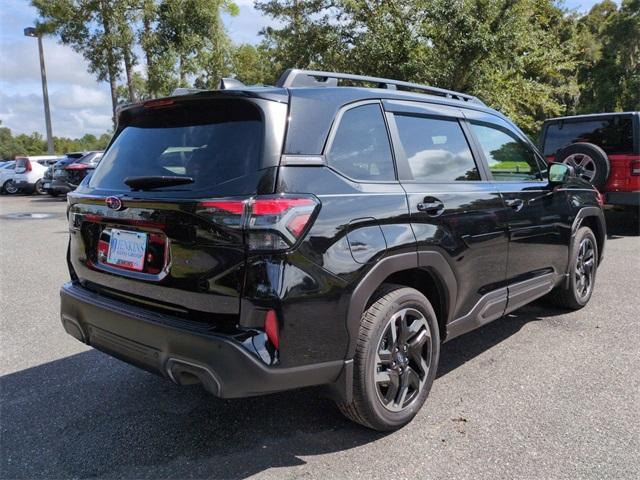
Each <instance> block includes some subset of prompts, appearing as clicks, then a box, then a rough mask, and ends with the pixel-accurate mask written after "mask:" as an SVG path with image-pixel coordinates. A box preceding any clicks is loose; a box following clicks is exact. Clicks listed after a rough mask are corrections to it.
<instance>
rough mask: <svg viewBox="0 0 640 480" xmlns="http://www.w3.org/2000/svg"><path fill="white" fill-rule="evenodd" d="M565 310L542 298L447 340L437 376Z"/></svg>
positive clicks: (443, 347)
mask: <svg viewBox="0 0 640 480" xmlns="http://www.w3.org/2000/svg"><path fill="white" fill-rule="evenodd" d="M566 313H567V311H566V310H561V309H558V308H555V307H552V306H549V304H548V302H547V301H546V300H544V299H541V300H538V301H536V302H534V303H532V304H530V305H526V306H524V307H522V308H520V309H519V310H516V311H515V312H512V313H510V314H508V315H506V316H504V317H502V318H500V319H498V320H495V321H493V322H491V323H489V324H487V325H484V326H483V327H481V328H478V329H476V330H473V331H471V332H469V333H466V334H465V335H462V336H460V337H457V338H454V339H452V340H450V341H449V342H446V343H445V344H444V345H443V346H442V348H441V350H440V365H439V367H438V374H437V376H436V378H440V377H443V376H445V375H446V374H447V373H449V372H451V371H452V370H455V369H456V368H458V367H460V366H461V365H463V364H465V363H466V362H468V361H469V360H471V359H473V358H475V357H477V356H478V355H480V354H481V353H483V352H486V351H487V350H489V349H490V348H492V347H494V346H495V345H497V344H499V343H500V342H502V341H504V340H506V339H507V338H509V337H511V336H512V335H515V334H516V333H518V332H519V331H520V329H522V327H524V326H525V325H526V324H528V323H530V322H539V321H542V320H544V319H545V318H548V317H555V316H557V315H564V314H566Z"/></svg>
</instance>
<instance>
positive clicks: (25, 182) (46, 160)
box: [3, 155, 60, 195]
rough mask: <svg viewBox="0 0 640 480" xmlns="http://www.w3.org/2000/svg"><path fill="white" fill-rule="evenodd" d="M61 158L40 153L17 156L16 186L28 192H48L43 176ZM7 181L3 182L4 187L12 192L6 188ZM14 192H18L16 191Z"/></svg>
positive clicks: (14, 178)
mask: <svg viewBox="0 0 640 480" xmlns="http://www.w3.org/2000/svg"><path fill="white" fill-rule="evenodd" d="M58 160H60V157H59V156H57V155H40V156H31V157H16V165H15V173H14V175H13V178H12V179H11V180H12V181H13V184H14V186H15V187H16V188H17V189H18V190H21V191H23V192H27V193H34V192H35V193H38V194H41V195H42V194H44V193H46V192H45V190H44V187H43V183H44V182H43V181H42V177H44V173H45V172H46V171H47V168H49V165H52V164H54V163H56V162H57V161H58ZM5 185H6V181H5V183H3V189H4V190H5V192H6V193H10V192H9V191H7V189H6V188H5ZM13 193H16V192H15V191H14V192H13Z"/></svg>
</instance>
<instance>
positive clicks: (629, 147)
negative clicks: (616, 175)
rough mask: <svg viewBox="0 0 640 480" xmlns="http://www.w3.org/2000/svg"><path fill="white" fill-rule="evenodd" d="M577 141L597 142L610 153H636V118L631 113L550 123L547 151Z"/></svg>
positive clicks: (545, 145)
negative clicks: (629, 115)
mask: <svg viewBox="0 0 640 480" xmlns="http://www.w3.org/2000/svg"><path fill="white" fill-rule="evenodd" d="M576 142H588V143H594V144H596V145H598V146H599V147H600V148H602V149H603V150H604V151H605V152H607V153H633V121H632V119H631V117H612V118H603V119H597V120H595V119H591V120H586V121H580V122H569V121H563V122H559V123H551V124H549V125H548V126H547V130H546V136H545V139H544V155H545V156H551V155H555V154H556V153H558V150H560V149H561V148H564V147H566V146H567V145H570V144H572V143H576Z"/></svg>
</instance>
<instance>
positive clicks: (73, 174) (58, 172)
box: [45, 151, 102, 197]
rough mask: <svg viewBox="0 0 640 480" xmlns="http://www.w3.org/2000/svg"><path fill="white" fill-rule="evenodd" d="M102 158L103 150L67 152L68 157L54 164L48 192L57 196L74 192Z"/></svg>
mask: <svg viewBox="0 0 640 480" xmlns="http://www.w3.org/2000/svg"><path fill="white" fill-rule="evenodd" d="M101 158H102V152H99V151H95V152H80V153H70V154H67V157H66V159H64V160H61V161H59V162H57V163H56V164H55V165H54V166H53V169H52V171H51V180H50V182H49V185H48V189H47V191H48V193H49V194H50V195H52V196H54V197H55V196H57V195H65V194H67V193H69V192H72V191H73V190H75V189H76V188H77V187H78V185H80V183H81V182H82V180H84V178H85V177H86V176H87V175H90V174H92V173H93V171H94V170H95V168H96V167H97V166H98V164H99V163H100V159H101ZM45 186H46V185H45Z"/></svg>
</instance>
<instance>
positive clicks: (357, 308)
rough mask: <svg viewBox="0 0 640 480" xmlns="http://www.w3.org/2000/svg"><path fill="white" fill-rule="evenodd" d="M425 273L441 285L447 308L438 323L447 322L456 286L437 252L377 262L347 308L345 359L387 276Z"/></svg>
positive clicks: (396, 257)
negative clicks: (347, 342) (436, 278)
mask: <svg viewBox="0 0 640 480" xmlns="http://www.w3.org/2000/svg"><path fill="white" fill-rule="evenodd" d="M414 269H426V270H429V271H430V272H432V273H434V274H435V275H437V277H438V280H440V281H441V282H442V284H443V285H444V287H445V288H444V290H445V294H446V299H445V300H446V305H447V318H444V319H442V321H444V322H445V323H447V322H448V321H449V320H450V318H449V317H450V316H451V315H452V313H453V310H454V306H455V304H456V299H457V293H458V283H457V280H456V278H455V275H454V274H453V270H452V269H451V267H450V266H449V263H448V262H447V261H446V259H445V258H444V256H443V255H442V254H441V253H439V252H434V251H433V252H409V253H401V254H397V255H393V256H390V257H386V258H383V259H382V260H380V261H378V262H377V263H376V264H375V265H374V266H373V267H372V268H371V270H369V272H367V274H366V275H365V276H364V278H362V280H361V281H360V282H359V283H358V285H357V286H356V288H355V289H354V290H353V292H352V293H351V298H350V300H349V306H348V309H347V325H346V326H347V332H348V334H349V345H348V349H347V357H346V358H347V359H351V358H353V356H354V354H355V350H356V341H357V338H358V329H359V328H360V318H361V317H362V312H364V309H365V307H366V305H367V302H368V301H369V299H370V298H371V295H373V293H374V292H375V291H376V290H377V289H378V288H379V287H380V285H382V283H383V282H384V280H385V279H386V278H387V277H389V276H390V275H392V274H394V273H398V272H402V271H405V270H414Z"/></svg>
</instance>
